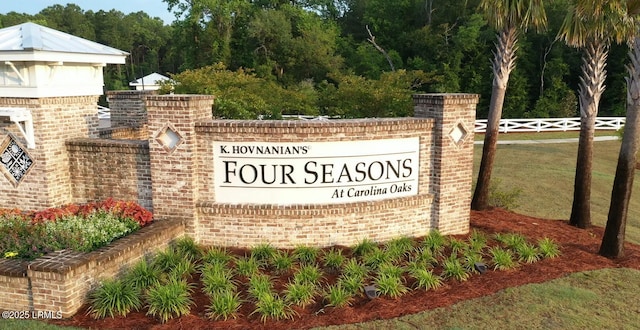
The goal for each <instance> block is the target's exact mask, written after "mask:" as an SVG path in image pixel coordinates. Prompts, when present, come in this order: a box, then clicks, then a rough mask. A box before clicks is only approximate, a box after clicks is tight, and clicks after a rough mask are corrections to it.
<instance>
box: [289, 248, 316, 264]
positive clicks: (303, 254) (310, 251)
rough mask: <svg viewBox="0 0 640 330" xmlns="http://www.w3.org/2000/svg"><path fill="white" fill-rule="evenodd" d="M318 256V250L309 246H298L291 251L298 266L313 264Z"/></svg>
mask: <svg viewBox="0 0 640 330" xmlns="http://www.w3.org/2000/svg"><path fill="white" fill-rule="evenodd" d="M318 254H320V250H319V249H318V248H315V247H311V246H298V247H296V248H295V249H294V250H293V256H294V258H296V259H297V260H298V261H299V262H300V264H303V265H308V264H314V263H315V262H316V259H317V258H318Z"/></svg>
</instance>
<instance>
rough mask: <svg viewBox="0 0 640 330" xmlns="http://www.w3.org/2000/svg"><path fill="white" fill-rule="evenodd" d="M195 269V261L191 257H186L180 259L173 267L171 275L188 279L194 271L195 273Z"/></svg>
mask: <svg viewBox="0 0 640 330" xmlns="http://www.w3.org/2000/svg"><path fill="white" fill-rule="evenodd" d="M195 271H196V266H195V265H194V263H193V262H192V261H191V260H190V259H189V258H186V259H182V260H180V261H178V263H177V264H176V265H175V266H174V267H173V268H172V269H171V272H169V276H171V277H176V278H184V279H188V278H190V277H191V275H193V273H195Z"/></svg>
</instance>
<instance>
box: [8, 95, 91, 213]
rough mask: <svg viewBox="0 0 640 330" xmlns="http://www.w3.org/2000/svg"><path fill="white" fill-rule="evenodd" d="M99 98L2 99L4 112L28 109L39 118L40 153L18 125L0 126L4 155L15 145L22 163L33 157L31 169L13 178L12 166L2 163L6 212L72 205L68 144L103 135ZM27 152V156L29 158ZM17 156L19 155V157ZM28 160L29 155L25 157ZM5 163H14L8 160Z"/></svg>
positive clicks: (36, 122)
mask: <svg viewBox="0 0 640 330" xmlns="http://www.w3.org/2000/svg"><path fill="white" fill-rule="evenodd" d="M97 104H98V96H97V95H96V96H65V97H46V98H13V97H3V98H0V107H9V108H12V107H14V108H27V109H29V110H30V112H31V116H32V119H33V128H34V138H35V148H33V149H27V143H26V140H25V139H24V138H23V136H22V134H20V131H19V130H18V129H17V127H16V126H15V124H13V123H11V122H1V121H0V155H2V153H3V152H4V151H5V150H6V149H5V148H6V146H7V145H8V144H11V142H10V140H15V142H16V144H17V147H18V148H19V149H20V150H22V151H18V153H17V154H19V155H21V156H20V157H21V158H20V161H21V162H22V161H25V160H26V159H27V158H28V159H30V160H31V166H29V167H28V169H27V170H26V171H23V172H24V175H23V176H21V177H20V180H19V181H16V180H14V179H12V176H11V174H10V173H9V171H8V170H7V169H6V166H11V165H6V164H3V163H0V166H2V167H3V168H0V172H1V173H0V208H3V207H4V208H14V207H16V208H21V209H24V210H30V209H44V208H48V207H56V206H60V205H64V204H69V203H71V202H72V201H73V199H72V194H71V189H72V187H71V182H70V181H71V175H73V174H72V173H70V171H69V155H68V153H67V149H66V146H65V141H66V140H69V139H75V138H94V137H97V136H98V107H97ZM23 152H24V153H23ZM14 155H16V154H14ZM25 155H26V156H25ZM4 157H5V158H6V159H5V160H4V162H7V160H9V161H8V162H7V164H11V163H12V162H13V160H10V158H9V157H7V156H4Z"/></svg>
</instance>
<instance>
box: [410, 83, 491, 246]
mask: <svg viewBox="0 0 640 330" xmlns="http://www.w3.org/2000/svg"><path fill="white" fill-rule="evenodd" d="M478 98H479V96H478V95H475V94H421V95H414V97H413V100H414V104H415V108H414V116H415V117H418V118H432V119H435V121H436V130H435V132H434V150H435V151H436V152H434V154H433V156H432V158H433V159H432V162H433V167H434V173H433V184H432V185H431V191H432V193H433V194H434V196H435V201H434V208H433V210H432V211H433V213H432V215H431V219H432V221H433V224H432V225H433V226H434V227H435V228H438V229H439V230H440V231H441V232H442V233H443V234H464V233H467V232H468V231H469V218H470V206H471V181H472V171H473V140H474V133H473V131H474V127H475V109H476V104H477V103H478Z"/></svg>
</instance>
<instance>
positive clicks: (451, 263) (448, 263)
mask: <svg viewBox="0 0 640 330" xmlns="http://www.w3.org/2000/svg"><path fill="white" fill-rule="evenodd" d="M442 275H443V276H444V277H446V278H453V279H455V280H458V281H460V282H464V281H466V280H467V279H469V276H471V274H469V272H467V270H466V269H465V268H464V266H462V263H460V260H458V258H456V257H455V255H451V256H450V257H449V258H447V259H445V260H444V262H443V264H442Z"/></svg>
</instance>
